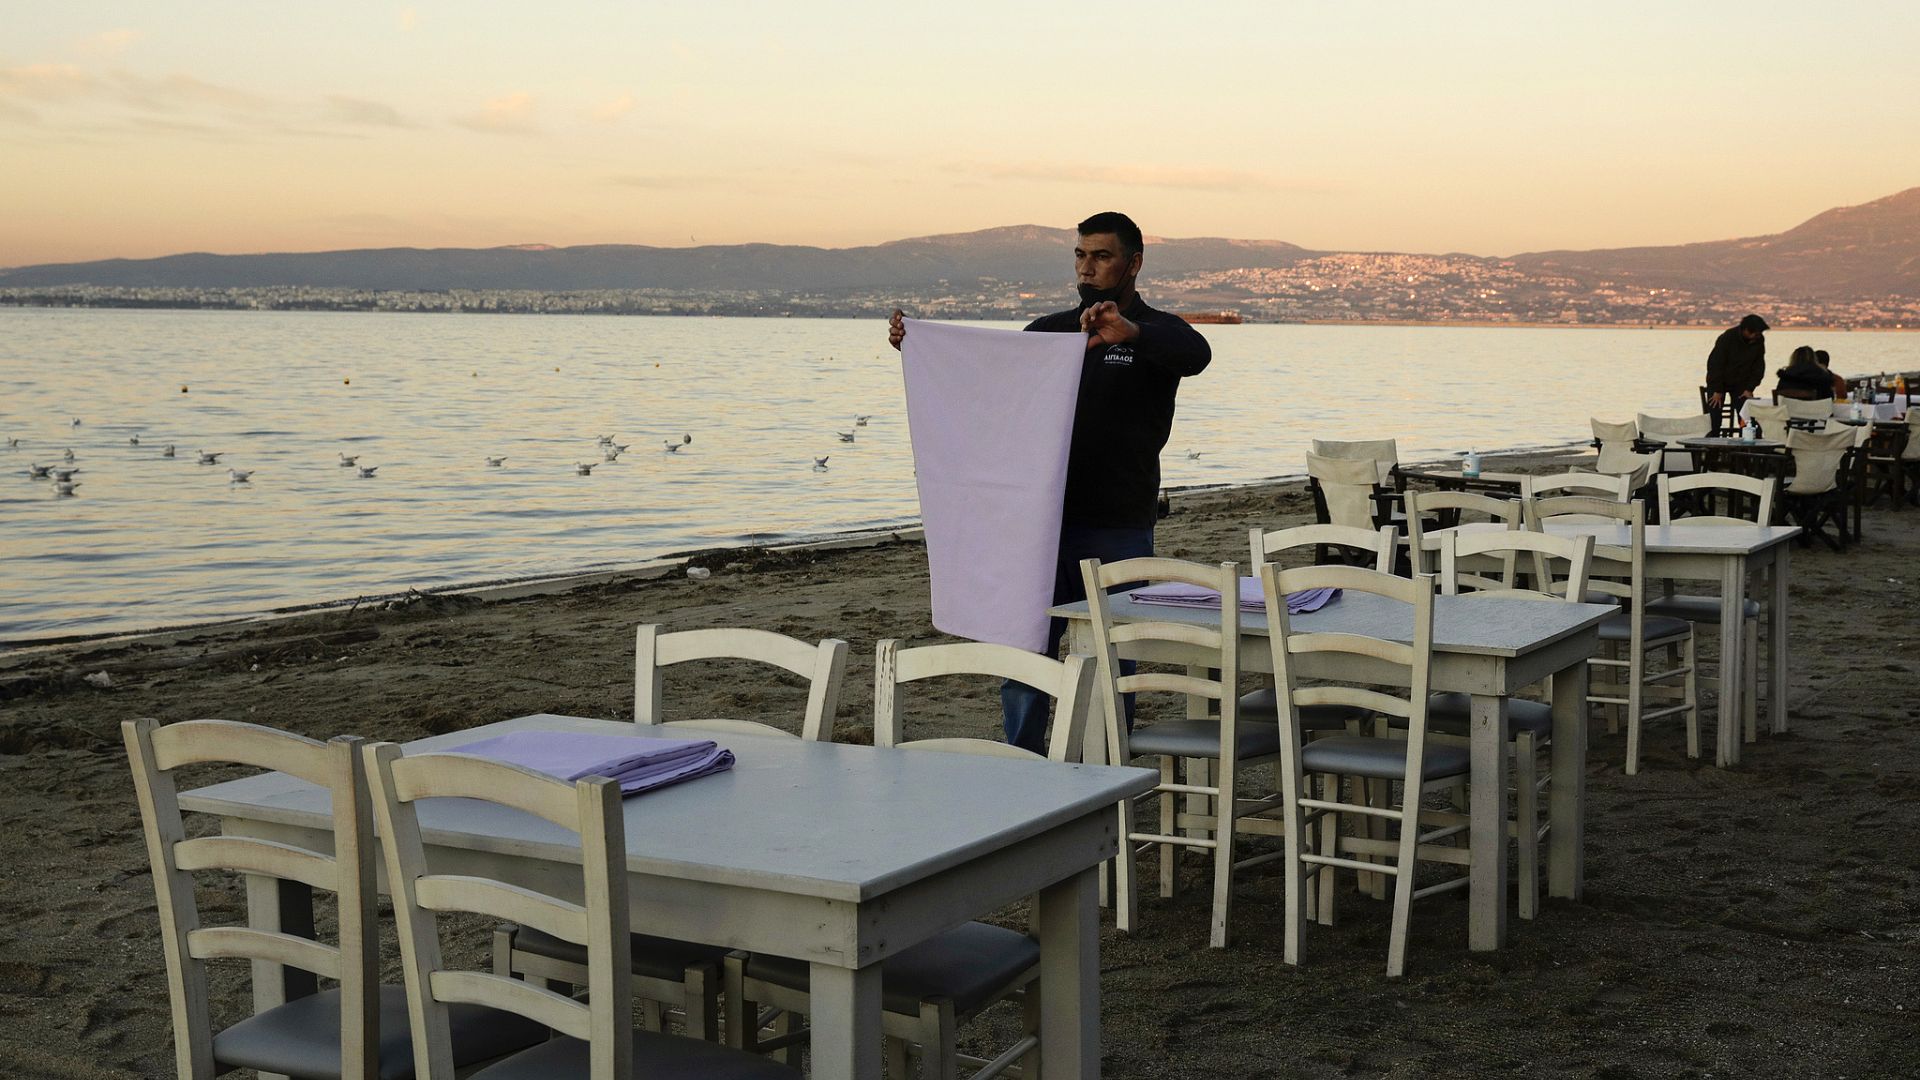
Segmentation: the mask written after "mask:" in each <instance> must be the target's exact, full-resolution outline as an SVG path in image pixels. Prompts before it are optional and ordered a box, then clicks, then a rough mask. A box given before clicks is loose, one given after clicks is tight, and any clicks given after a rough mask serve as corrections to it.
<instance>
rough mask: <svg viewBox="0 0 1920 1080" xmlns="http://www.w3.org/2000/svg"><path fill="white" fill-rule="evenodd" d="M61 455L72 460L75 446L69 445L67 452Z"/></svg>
mask: <svg viewBox="0 0 1920 1080" xmlns="http://www.w3.org/2000/svg"><path fill="white" fill-rule="evenodd" d="M60 456H61V457H63V458H66V459H67V460H68V461H72V460H73V447H71V446H69V447H67V452H66V453H64V454H62V455H60Z"/></svg>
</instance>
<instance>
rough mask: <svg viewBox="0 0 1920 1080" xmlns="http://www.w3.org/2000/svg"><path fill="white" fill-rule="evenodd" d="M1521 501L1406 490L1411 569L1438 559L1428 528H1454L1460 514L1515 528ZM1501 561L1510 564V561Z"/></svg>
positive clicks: (1423, 568) (1426, 570) (1427, 568)
mask: <svg viewBox="0 0 1920 1080" xmlns="http://www.w3.org/2000/svg"><path fill="white" fill-rule="evenodd" d="M1525 484H1526V481H1524V480H1523V481H1521V486H1522V487H1523V488H1524V487H1525ZM1524 505H1525V504H1524V503H1522V502H1521V501H1520V500H1519V499H1498V498H1494V497H1493V496H1491V495H1476V494H1474V493H1472V492H1467V491H1409V492H1407V550H1409V551H1410V552H1412V553H1413V557H1412V561H1411V565H1412V569H1413V572H1414V573H1416V574H1430V573H1432V572H1433V571H1434V568H1435V566H1436V565H1437V564H1438V563H1439V559H1438V557H1437V556H1438V550H1439V544H1438V542H1437V539H1436V538H1435V537H1434V536H1432V535H1430V534H1429V529H1451V528H1454V527H1455V526H1457V525H1460V524H1462V522H1463V520H1464V519H1463V518H1462V515H1463V514H1476V515H1479V516H1481V517H1484V518H1485V519H1486V520H1487V521H1489V522H1494V521H1497V522H1499V523H1501V524H1503V525H1505V526H1506V527H1507V528H1509V529H1518V528H1519V527H1520V518H1521V515H1522V512H1523V507H1524ZM1504 565H1506V566H1509V567H1510V565H1511V561H1510V560H1508V561H1507V562H1506V563H1505V564H1504ZM1383 569H1384V568H1383Z"/></svg>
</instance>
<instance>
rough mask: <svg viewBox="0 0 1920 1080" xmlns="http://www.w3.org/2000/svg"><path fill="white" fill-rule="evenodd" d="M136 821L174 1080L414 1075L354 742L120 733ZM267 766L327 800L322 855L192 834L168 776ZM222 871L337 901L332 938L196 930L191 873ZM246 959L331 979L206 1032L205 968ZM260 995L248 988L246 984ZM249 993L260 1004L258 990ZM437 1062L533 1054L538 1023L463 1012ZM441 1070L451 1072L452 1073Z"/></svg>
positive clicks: (251, 727) (209, 729)
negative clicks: (168, 1007) (389, 971)
mask: <svg viewBox="0 0 1920 1080" xmlns="http://www.w3.org/2000/svg"><path fill="white" fill-rule="evenodd" d="M120 733H121V737H122V738H123V739H124V740H125V743H126V748H127V757H128V759H129V761H130V762H131V763H132V766H133V787H134V793H135V796H136V797H137V798H138V800H139V803H140V823H141V827H142V831H143V832H144V833H145V836H146V843H147V858H148V860H149V862H150V864H151V866H152V869H153V883H154V894H155V900H156V901H157V904H158V908H159V915H160V945H161V951H162V953H163V954H164V955H165V957H166V964H167V991H168V996H169V998H170V999H171V1001H172V1005H173V1047H174V1065H175V1068H176V1070H177V1072H178V1074H179V1076H180V1077H181V1078H182V1080H210V1078H211V1077H213V1076H215V1075H217V1074H219V1073H223V1072H226V1071H228V1070H230V1069H235V1068H246V1069H254V1070H257V1071H259V1072H262V1073H278V1074H281V1075H284V1076H292V1077H302V1078H312V1080H320V1078H336V1077H337V1078H341V1080H375V1078H377V1077H411V1076H413V1075H415V1062H416V1061H417V1060H419V1059H417V1058H416V1057H415V1056H414V1044H413V1042H412V1039H411V1037H410V1035H409V1033H408V1026H407V998H406V992H405V991H404V990H402V989H401V988H400V987H397V986H394V987H384V986H381V985H379V949H378V948H377V946H376V942H375V935H376V933H377V931H376V929H375V923H374V897H375V892H374V867H373V844H372V841H373V831H372V819H371V818H370V817H369V816H368V807H367V788H366V785H365V784H364V783H363V782H362V776H361V765H360V758H359V756H358V752H357V751H358V742H359V740H357V739H353V738H350V737H345V736H343V737H341V738H337V739H334V740H332V741H331V742H326V743H319V742H315V741H313V740H312V739H306V738H302V737H300V736H298V735H292V734H289V733H287V732H283V731H275V730H273V729H272V728H265V727H260V726H258V725H255V724H239V723H233V722H231V721H226V720H192V721H188V722H185V723H179V724H170V725H165V726H163V725H161V723H160V722H159V721H158V720H152V719H143V720H129V721H126V722H124V723H122V724H121V725H120ZM216 763H217V764H227V765H245V766H250V767H252V768H256V769H271V770H275V771H278V772H283V773H286V774H287V775H288V776H292V777H296V778H298V779H301V780H304V781H306V782H307V783H309V784H313V785H315V786H317V787H322V788H325V789H326V790H327V793H328V795H329V797H330V799H331V801H332V805H333V838H332V839H333V843H332V845H331V850H309V849H307V848H303V847H297V846H294V845H290V844H285V843H280V842H277V841H269V840H255V839H250V838H248V837H243V836H198V837H194V838H192V839H189V838H188V837H187V835H186V827H185V823H184V822H183V820H182V818H181V813H180V804H179V801H178V798H177V789H176V784H175V770H176V769H179V768H182V767H184V766H189V765H200V764H216ZM200 871H226V872H230V873H234V874H248V875H257V876H259V877H262V878H274V879H278V880H280V881H291V882H298V883H300V884H302V885H306V886H308V887H309V888H314V889H320V890H323V891H325V892H330V893H333V894H334V897H335V901H336V910H337V918H336V920H335V922H336V924H337V931H336V935H335V942H334V944H331V945H329V944H326V943H324V942H320V941H315V940H312V939H311V938H306V937H302V936H299V935H297V934H291V933H283V932H281V931H277V930H263V929H254V928H251V927H246V926H205V925H202V921H201V919H202V912H201V910H200V907H199V904H198V902H197V900H196V898H195V894H194V877H193V875H194V873H196V872H200ZM220 959H239V960H250V961H253V962H254V978H255V979H261V978H265V977H268V976H269V975H270V974H271V973H273V972H275V971H276V970H277V967H276V966H277V965H288V966H291V967H293V968H297V969H299V970H301V971H307V972H312V973H313V974H314V975H317V976H319V977H321V978H326V979H334V980H337V982H338V985H337V986H335V987H334V988H332V989H329V990H324V991H320V992H318V993H313V994H310V995H307V996H304V997H296V998H294V999H293V1000H291V1001H287V1002H285V1003H284V1004H280V1005H275V1006H273V1007H271V1008H268V1009H265V1010H264V1011H261V1012H258V1013H256V1014H254V1015H253V1016H251V1017H248V1018H246V1019H244V1020H241V1021H239V1022H238V1023H235V1024H233V1025H231V1026H229V1027H227V1028H225V1029H224V1030H221V1031H219V1032H218V1033H215V1031H214V1029H213V1024H212V1018H211V1009H210V1005H209V1002H208V988H207V962H208V961H209V960H220ZM257 989H258V987H256V990H257ZM256 996H259V995H258V994H257V995H256ZM443 1030H444V1033H445V1034H446V1036H447V1039H446V1041H447V1047H446V1054H447V1056H448V1058H449V1059H450V1060H458V1061H460V1062H461V1063H462V1064H470V1063H472V1062H477V1061H484V1060H486V1059H488V1058H491V1057H496V1056H498V1055H500V1054H504V1053H508V1052H510V1051H513V1050H517V1049H519V1048H521V1047H525V1046H529V1045H531V1044H533V1043H534V1042H537V1041H539V1040H540V1039H543V1038H545V1037H546V1032H545V1029H543V1028H539V1027H537V1026H536V1025H533V1024H529V1023H516V1022H514V1018H513V1017H503V1016H501V1015H500V1014H498V1013H495V1012H494V1011H492V1010H490V1009H484V1008H478V1007H475V1006H462V1007H460V1008H459V1009H457V1010H455V1011H454V1012H453V1013H452V1015H450V1016H449V1017H446V1018H445V1025H444V1028H443ZM449 1075H451V1074H449Z"/></svg>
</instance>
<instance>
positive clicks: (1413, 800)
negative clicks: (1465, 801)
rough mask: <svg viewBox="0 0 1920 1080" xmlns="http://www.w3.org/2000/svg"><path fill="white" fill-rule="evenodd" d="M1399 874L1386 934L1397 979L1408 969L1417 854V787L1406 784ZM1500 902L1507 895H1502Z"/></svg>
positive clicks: (1390, 966) (1390, 970) (1391, 974)
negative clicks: (1410, 922) (1410, 920)
mask: <svg viewBox="0 0 1920 1080" xmlns="http://www.w3.org/2000/svg"><path fill="white" fill-rule="evenodd" d="M1400 806H1401V810H1400V813H1401V817H1400V855H1399V858H1398V860H1396V865H1397V866H1398V868H1399V871H1400V872H1399V873H1397V874H1395V875H1394V878H1393V927H1392V929H1391V931H1389V934H1388V937H1387V976H1388V977H1389V978H1398V977H1399V976H1401V975H1404V974H1406V971H1407V923H1408V921H1409V918H1410V916H1411V915H1412V914H1413V878H1414V873H1413V868H1414V862H1415V860H1416V859H1417V858H1418V857H1419V845H1420V789H1419V787H1418V785H1415V784H1409V785H1408V786H1407V790H1406V792H1405V793H1404V797H1403V798H1402V799H1401V800H1400ZM1499 902H1500V903H1505V902H1506V898H1505V897H1501V898H1500V901H1499Z"/></svg>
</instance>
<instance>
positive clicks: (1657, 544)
mask: <svg viewBox="0 0 1920 1080" xmlns="http://www.w3.org/2000/svg"><path fill="white" fill-rule="evenodd" d="M1488 527H1489V526H1487V525H1484V524H1473V525H1462V526H1459V528H1460V529H1461V530H1462V531H1472V530H1485V529H1486V528H1488ZM1547 531H1548V532H1550V533H1553V534H1555V535H1557V536H1591V537H1593V539H1594V542H1595V543H1597V544H1609V545H1613V546H1617V547H1625V546H1626V545H1627V544H1629V543H1631V537H1630V536H1629V534H1628V527H1627V526H1626V525H1616V524H1606V523H1599V522H1595V523H1591V524H1583V523H1574V522H1568V523H1564V524H1560V523H1554V522H1549V523H1548V524H1547ZM1799 535H1800V529H1799V527H1798V526H1779V525H1688V524H1686V519H1684V518H1682V519H1681V521H1680V523H1679V524H1675V525H1649V526H1647V577H1649V578H1672V579H1675V580H1678V581H1714V582H1718V583H1719V585H1720V711H1719V721H1718V724H1717V725H1716V727H1715V729H1714V740H1713V741H1714V753H1713V758H1714V763H1715V764H1717V765H1719V766H1721V767H1722V768H1725V767H1727V766H1730V765H1738V764H1739V763H1740V746H1741V740H1740V730H1741V725H1740V717H1741V715H1742V709H1743V708H1744V705H1745V703H1744V702H1743V701H1742V700H1741V695H1742V694H1744V693H1745V692H1746V673H1745V672H1744V671H1742V668H1744V667H1745V666H1746V650H1745V649H1743V648H1741V647H1740V643H1741V642H1742V641H1745V640H1746V637H1745V634H1746V605H1745V604H1744V603H1743V601H1745V600H1747V599H1749V595H1748V594H1749V588H1750V587H1751V585H1752V580H1753V578H1754V577H1755V576H1758V575H1760V574H1761V573H1764V574H1765V576H1766V578H1767V583H1766V584H1765V585H1764V586H1762V587H1761V588H1760V589H1759V590H1755V591H1756V592H1757V593H1758V594H1759V595H1756V596H1753V597H1751V598H1752V599H1756V600H1762V601H1763V603H1764V604H1765V607H1764V612H1765V618H1766V627H1767V654H1768V661H1769V663H1768V664H1767V668H1768V678H1767V723H1768V727H1769V728H1770V729H1771V730H1772V731H1773V733H1774V734H1776V735H1777V734H1780V733H1782V732H1785V731H1786V730H1787V574H1788V558H1789V555H1790V553H1791V552H1792V550H1793V545H1792V544H1791V543H1790V542H1789V541H1791V540H1793V538H1794V537H1797V536H1799Z"/></svg>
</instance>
